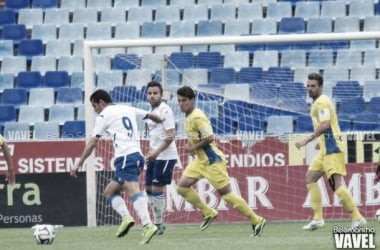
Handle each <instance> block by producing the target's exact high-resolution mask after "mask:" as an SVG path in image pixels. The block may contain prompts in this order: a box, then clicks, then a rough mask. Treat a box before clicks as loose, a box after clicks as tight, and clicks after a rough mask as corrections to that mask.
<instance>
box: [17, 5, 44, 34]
mask: <svg viewBox="0 0 380 250" xmlns="http://www.w3.org/2000/svg"><path fill="white" fill-rule="evenodd" d="M43 19H44V16H43V11H42V9H40V8H31V9H21V10H20V11H19V12H18V21H17V23H18V24H24V25H25V26H26V27H27V28H28V29H30V28H32V26H33V25H34V24H42V23H43Z"/></svg>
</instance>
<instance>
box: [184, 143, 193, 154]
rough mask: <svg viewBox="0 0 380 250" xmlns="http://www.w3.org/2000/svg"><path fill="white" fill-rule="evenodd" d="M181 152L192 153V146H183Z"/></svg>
mask: <svg viewBox="0 0 380 250" xmlns="http://www.w3.org/2000/svg"><path fill="white" fill-rule="evenodd" d="M183 150H184V151H185V152H186V153H191V154H192V153H194V149H193V146H192V145H191V144H186V145H184V146H183Z"/></svg>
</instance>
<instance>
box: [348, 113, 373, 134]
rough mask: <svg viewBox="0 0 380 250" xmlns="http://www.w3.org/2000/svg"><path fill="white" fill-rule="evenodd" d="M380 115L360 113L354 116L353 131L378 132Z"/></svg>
mask: <svg viewBox="0 0 380 250" xmlns="http://www.w3.org/2000/svg"><path fill="white" fill-rule="evenodd" d="M379 124H380V118H379V114H378V113H367V112H364V113H360V114H356V115H354V116H353V120H352V130H355V131H377V130H379V128H380V125H379Z"/></svg>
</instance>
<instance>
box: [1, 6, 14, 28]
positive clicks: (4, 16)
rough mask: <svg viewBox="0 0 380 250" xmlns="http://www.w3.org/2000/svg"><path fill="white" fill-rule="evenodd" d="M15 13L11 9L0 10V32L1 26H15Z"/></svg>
mask: <svg viewBox="0 0 380 250" xmlns="http://www.w3.org/2000/svg"><path fill="white" fill-rule="evenodd" d="M15 23H16V13H15V11H14V10H12V9H0V30H2V29H3V25H6V24H15Z"/></svg>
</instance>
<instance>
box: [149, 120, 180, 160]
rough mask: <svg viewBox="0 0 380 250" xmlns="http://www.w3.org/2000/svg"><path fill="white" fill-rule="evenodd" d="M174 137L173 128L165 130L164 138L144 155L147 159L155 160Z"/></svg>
mask: <svg viewBox="0 0 380 250" xmlns="http://www.w3.org/2000/svg"><path fill="white" fill-rule="evenodd" d="M174 138H175V128H172V129H168V130H166V135H165V140H163V142H162V143H161V144H160V146H159V147H158V148H157V149H156V150H154V151H152V152H149V153H148V154H147V155H146V160H147V161H153V160H155V159H156V158H157V157H158V156H159V155H160V154H161V153H162V152H163V151H164V150H165V149H166V148H167V147H169V145H170V144H171V143H172V142H173V141H174Z"/></svg>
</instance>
